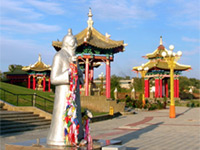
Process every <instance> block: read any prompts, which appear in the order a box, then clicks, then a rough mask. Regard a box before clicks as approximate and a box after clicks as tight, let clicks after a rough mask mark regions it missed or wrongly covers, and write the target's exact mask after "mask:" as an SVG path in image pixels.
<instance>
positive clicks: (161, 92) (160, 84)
mask: <svg viewBox="0 0 200 150" xmlns="http://www.w3.org/2000/svg"><path fill="white" fill-rule="evenodd" d="M160 98H162V78H160Z"/></svg>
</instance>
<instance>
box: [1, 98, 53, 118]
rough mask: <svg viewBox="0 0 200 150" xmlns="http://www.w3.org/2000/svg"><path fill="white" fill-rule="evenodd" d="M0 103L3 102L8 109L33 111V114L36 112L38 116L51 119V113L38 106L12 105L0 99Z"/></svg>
mask: <svg viewBox="0 0 200 150" xmlns="http://www.w3.org/2000/svg"><path fill="white" fill-rule="evenodd" d="M0 103H3V104H4V106H3V108H4V109H7V110H8V111H21V112H33V113H34V114H38V115H39V116H40V117H45V118H46V119H51V117H52V114H50V113H48V112H45V111H43V110H41V109H39V108H36V107H32V106H14V105H11V104H9V103H7V102H4V101H2V100H0Z"/></svg>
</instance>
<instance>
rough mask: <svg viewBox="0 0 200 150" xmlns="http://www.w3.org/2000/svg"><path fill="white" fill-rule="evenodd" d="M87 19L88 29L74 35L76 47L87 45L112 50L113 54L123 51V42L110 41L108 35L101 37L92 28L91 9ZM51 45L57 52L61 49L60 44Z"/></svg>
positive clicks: (101, 35) (58, 42)
mask: <svg viewBox="0 0 200 150" xmlns="http://www.w3.org/2000/svg"><path fill="white" fill-rule="evenodd" d="M88 17H89V19H88V27H87V28H85V29H84V30H82V31H81V32H80V33H78V34H77V35H75V37H76V39H77V43H78V47H80V46H82V45H84V44H89V45H91V46H94V47H96V48H99V49H104V50H106V49H114V51H113V53H117V52H123V51H124V47H125V46H126V44H124V41H115V40H112V39H110V35H109V34H107V33H106V34H105V35H103V34H101V33H100V32H99V31H97V30H96V29H95V28H94V27H93V20H92V14H91V9H90V11H89V14H88ZM52 45H53V47H54V48H55V49H56V50H57V51H59V50H60V49H61V47H62V42H61V41H53V42H52Z"/></svg>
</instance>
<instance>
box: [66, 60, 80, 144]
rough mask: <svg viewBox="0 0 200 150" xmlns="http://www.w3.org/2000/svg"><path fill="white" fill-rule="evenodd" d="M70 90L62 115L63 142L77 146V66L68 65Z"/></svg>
mask: <svg viewBox="0 0 200 150" xmlns="http://www.w3.org/2000/svg"><path fill="white" fill-rule="evenodd" d="M69 77H70V81H69V83H70V89H69V92H68V93H67V96H66V100H67V101H66V103H67V105H66V108H65V114H64V141H65V144H66V145H77V144H78V134H79V121H78V118H77V105H76V103H75V99H76V88H77V80H78V69H77V65H76V64H73V63H71V64H70V76H69Z"/></svg>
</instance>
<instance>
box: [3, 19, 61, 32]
mask: <svg viewBox="0 0 200 150" xmlns="http://www.w3.org/2000/svg"><path fill="white" fill-rule="evenodd" d="M0 24H1V30H6V31H15V32H21V33H45V32H55V31H59V30H60V27H59V26H56V25H47V24H42V23H27V22H20V21H18V20H14V19H6V18H4V19H3V21H1V22H0Z"/></svg>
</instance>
